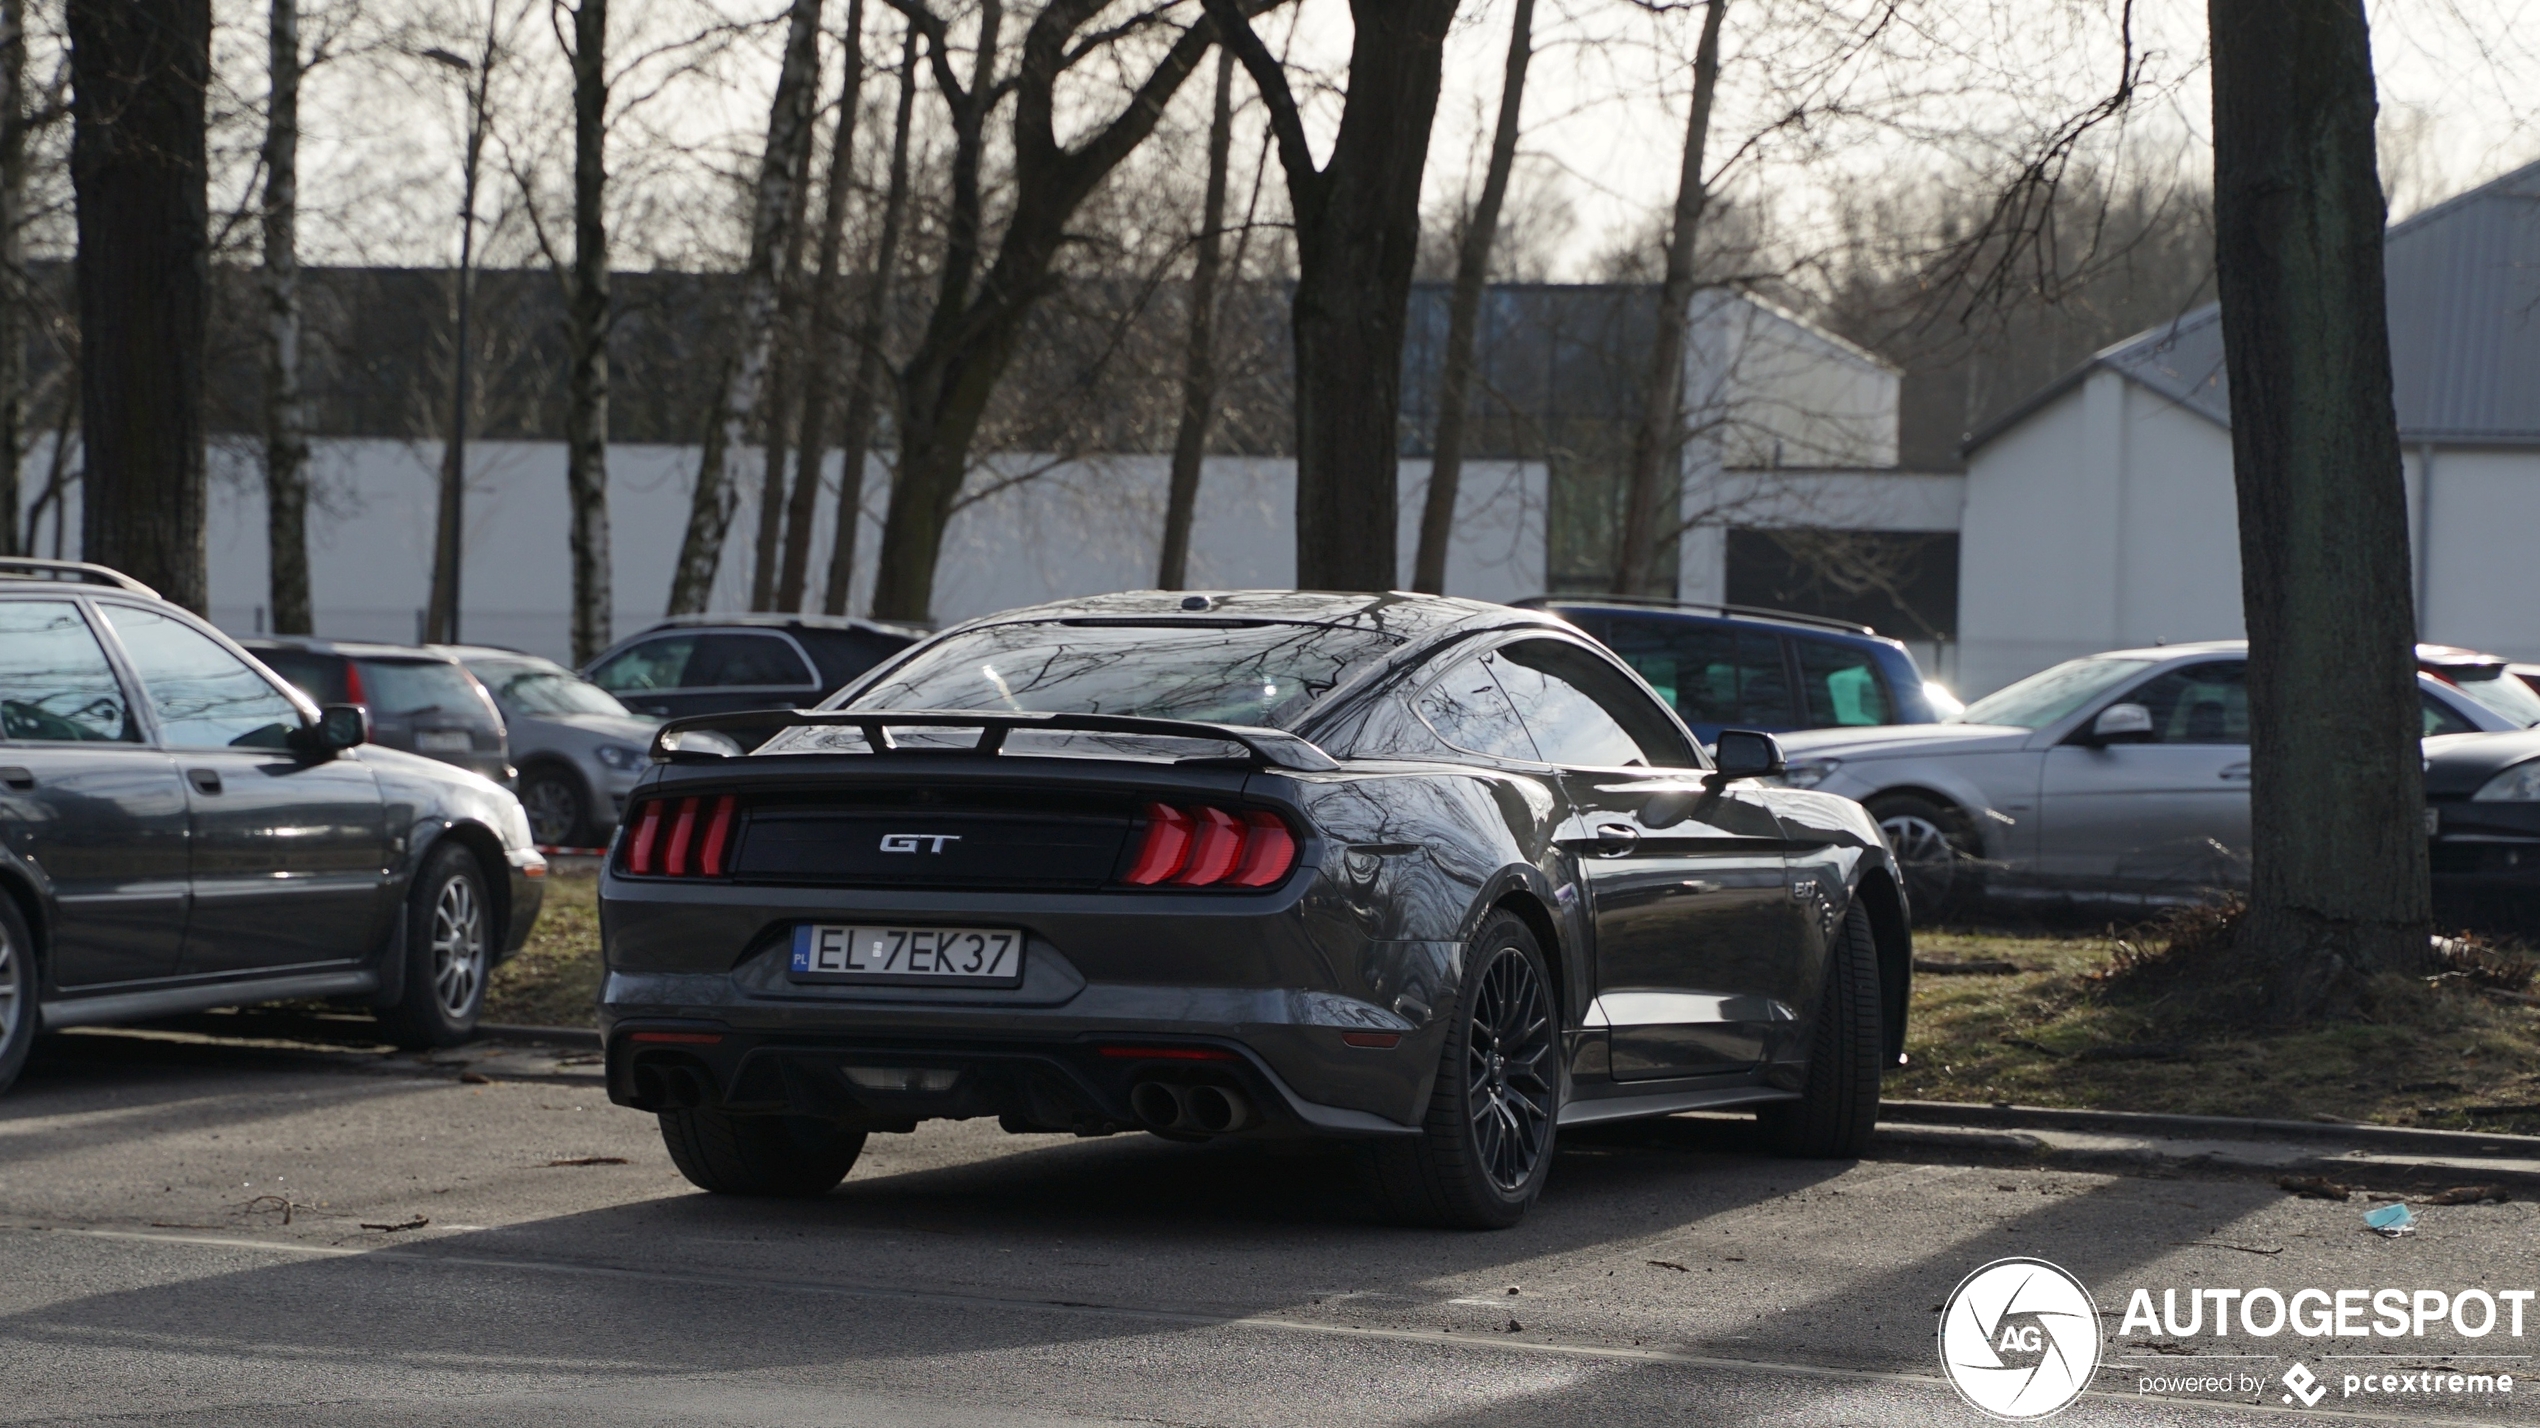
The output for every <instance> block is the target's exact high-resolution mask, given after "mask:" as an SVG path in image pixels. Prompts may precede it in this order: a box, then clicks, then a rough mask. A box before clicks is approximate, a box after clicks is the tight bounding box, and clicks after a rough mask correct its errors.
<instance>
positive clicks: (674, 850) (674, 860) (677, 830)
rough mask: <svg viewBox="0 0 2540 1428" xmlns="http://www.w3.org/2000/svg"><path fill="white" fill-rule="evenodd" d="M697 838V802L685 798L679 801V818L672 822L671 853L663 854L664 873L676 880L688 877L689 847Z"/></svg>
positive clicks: (662, 867)
mask: <svg viewBox="0 0 2540 1428" xmlns="http://www.w3.org/2000/svg"><path fill="white" fill-rule="evenodd" d="M696 836H697V801H696V800H695V799H693V798H683V799H681V800H679V814H678V816H677V817H676V818H674V819H673V820H671V824H670V851H669V852H667V853H664V854H662V858H661V870H662V871H663V872H665V873H668V874H670V875H671V876H672V877H674V878H676V877H684V876H686V875H687V872H688V845H689V843H690V842H691V841H693V840H694V839H695V838H696Z"/></svg>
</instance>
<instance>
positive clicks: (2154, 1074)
mask: <svg viewBox="0 0 2540 1428" xmlns="http://www.w3.org/2000/svg"><path fill="white" fill-rule="evenodd" d="M598 891H599V883H598V878H597V872H596V869H594V868H591V867H588V866H579V867H577V866H571V865H565V864H562V863H559V865H558V867H557V870H556V872H555V874H554V875H553V876H552V877H551V878H550V880H549V882H548V886H547V904H546V910H545V912H544V913H543V914H542V915H541V916H540V917H539V919H538V930H537V931H536V932H535V933H534V934H533V935H532V936H531V937H530V940H529V946H528V947H527V948H525V949H523V950H522V952H521V954H520V955H519V956H517V957H515V958H513V959H512V960H511V961H510V962H508V963H506V964H504V966H503V967H502V969H501V970H499V971H497V972H496V973H495V974H494V984H493V986H492V988H491V989H490V990H489V991H488V993H487V996H486V1008H485V1016H486V1019H487V1020H488V1021H500V1022H513V1023H524V1024H529V1025H538V1026H588V1025H590V1024H591V1009H592V1006H593V1003H594V1002H595V1000H596V999H597V997H598V993H599V984H600V961H599V942H600V937H599V914H598V907H597V895H598ZM2175 930H2178V931H2182V932H2184V931H2188V930H2189V929H2185V928H2179V929H2175ZM2207 930H2208V931H2209V932H2210V931H2211V930H2212V929H2207ZM2184 940H2185V941H2186V942H2187V943H2188V944H2189V945H2190V946H2192V945H2194V940H2195V939H2194V938H2193V937H2192V936H2191V937H2188V938H2185V939H2184ZM2186 950H2187V948H2186V947H2181V948H2179V949H2178V950H2177V951H2176V952H2173V951H2172V947H2171V939H2170V938H2168V937H2166V936H2164V935H2161V934H2158V933H2153V932H2151V931H2148V930H2144V929H2135V930H2114V931H2102V932H2098V933H2085V932H2080V931H2077V930H2074V929H2070V928H2050V929H2026V930H2012V929H1984V928H1947V929H1939V930H1928V929H1927V930H1922V931H1918V932H1917V933H1916V934H1915V938H1914V951H1915V955H1916V956H1917V958H1921V959H1932V960H1939V961H1950V962H1984V961H2002V962H2009V963H2012V964H2014V965H2015V966H2017V967H2019V968H2021V969H2022V970H2020V971H2018V972H2014V973H2009V974H2002V975H1991V976H1938V975H1932V974H1929V973H1925V974H1921V975H1918V976H1916V977H1915V979H1914V1006H1913V1014H1912V1020H1911V1022H1910V1025H1909V1027H1908V1034H1907V1037H1906V1052H1907V1055H1908V1057H1909V1058H1910V1064H1909V1065H1907V1066H1904V1067H1902V1068H1900V1069H1898V1070H1896V1071H1893V1072H1891V1073H1890V1075H1889V1079H1888V1085H1887V1091H1888V1094H1889V1095H1890V1096H1892V1097H1896V1098H1898V1099H1913V1100H1939V1101H2014V1102H2018V1103H2020V1104H2023V1105H2039V1106H2078V1107H2092V1108H2098V1109H2104V1110H2120V1111H2173V1112H2185V1113H2188V1114H2194V1115H2221V1116H2265V1117H2275V1118H2286V1119H2294V1120H2303V1119H2308V1118H2310V1117H2312V1116H2314V1115H2329V1116H2337V1117H2342V1118H2345V1119H2349V1120H2359V1121H2374V1122H2379V1123H2383V1124H2389V1125H2423V1126H2446V1127H2452V1128H2471V1127H2475V1128H2478V1129H2482V1130H2498V1131H2521V1132H2525V1133H2540V1006H2535V1005H2531V1004H2528V1003H2520V1002H2511V1001H2503V1000H2499V999H2497V998H2496V997H2495V996H2494V995H2492V994H2491V993H2489V992H2486V991H2483V990H2481V988H2482V987H2489V986H2492V987H2495V988H2498V989H2499V990H2506V991H2511V990H2512V989H2513V988H2516V987H2524V988H2527V987H2528V986H2529V984H2530V978H2531V973H2532V962H2531V959H2530V958H2528V957H2526V956H2521V955H2519V954H2517V953H2514V952H2512V951H2499V950H2497V949H2494V948H2485V947H2476V946H2472V947H2470V948H2467V949H2464V950H2463V951H2462V952H2461V953H2460V954H2458V955H2457V956H2456V957H2455V958H2454V960H2453V963H2452V970H2451V971H2450V972H2449V973H2447V974H2444V975H2440V976H2437V977H2435V978H2433V979H2431V981H2428V980H2426V979H2416V978H2405V977H2394V978H2389V979H2386V980H2385V981H2384V982H2383V983H2382V984H2381V985H2380V986H2378V987H2376V988H2375V994H2374V995H2373V997H2372V998H2371V999H2370V1005H2369V1006H2368V1007H2367V1009H2366V1013H2365V1015H2364V1016H2363V1017H2362V1018H2360V1019H2357V1020H2354V1021H2348V1022H2341V1023H2338V1024H2335V1025H2329V1026H2319V1027H2308V1028H2302V1029H2298V1030H2292V1031H2260V1030H2254V1029H2251V1028H2249V1027H2247V1026H2245V1025H2242V1024H2240V1018H2239V1017H2238V1016H2236V1015H2235V1012H2236V1008H2235V1007H2234V1006H2233V1005H2232V1004H2231V1003H2230V1000H2229V996H2230V994H2228V993H2187V994H2170V995H2163V994H2160V993H2158V992H2157V991H2146V990H2144V989H2143V987H2142V986H2140V985H2136V979H2135V978H2133V977H2130V976H2112V975H2111V974H2112V973H2116V972H2119V971H2120V970H2127V971H2131V970H2135V969H2138V968H2139V967H2140V966H2141V965H2142V964H2144V963H2147V962H2157V961H2160V960H2163V959H2165V958H2167V957H2170V956H2174V955H2183V954H2184V953H2185V952H2186ZM2518 979H2519V980H2518ZM2150 980H2151V981H2153V982H2155V983H2157V982H2159V981H2160V980H2161V979H2158V978H2154V979H2150ZM2521 994H2522V995H2529V993H2528V992H2527V991H2524V992H2522V993H2521ZM2504 1106H2524V1107H2531V1108H2533V1109H2530V1110H2527V1111H2525V1112H2523V1113H2519V1114H2492V1113H2491V1114H2472V1111H2473V1109H2482V1110H2483V1109H2491V1108H2497V1107H2504Z"/></svg>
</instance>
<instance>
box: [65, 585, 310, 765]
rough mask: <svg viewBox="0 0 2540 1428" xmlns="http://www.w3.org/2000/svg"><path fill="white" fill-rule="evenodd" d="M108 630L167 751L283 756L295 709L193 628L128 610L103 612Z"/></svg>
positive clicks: (111, 607)
mask: <svg viewBox="0 0 2540 1428" xmlns="http://www.w3.org/2000/svg"><path fill="white" fill-rule="evenodd" d="M105 608H106V623H108V624H110V625H112V626H114V629H115V637H116V638H117V639H120V640H122V641H123V648H124V653H125V654H126V655H128V656H130V657H131V660H132V669H133V672H134V673H135V674H138V675H139V676H141V687H142V688H143V689H144V690H146V691H148V693H149V696H150V709H151V712H152V713H154V714H156V715H158V716H159V737H160V741H161V742H163V743H165V744H166V745H167V746H168V747H169V748H172V749H227V748H248V749H280V748H287V747H289V745H288V743H287V742H286V736H287V735H288V734H289V733H290V732H291V731H292V730H294V729H297V728H299V727H300V709H299V706H298V705H295V704H293V703H292V702H291V701H290V700H289V699H288V698H286V697H284V695H283V693H282V691H280V690H278V689H276V688H274V687H273V686H272V685H270V684H268V683H266V682H265V677H264V676H263V675H261V674H258V673H257V672H256V671H255V670H253V669H250V668H248V667H247V665H246V664H245V663H243V662H241V661H240V660H239V658H238V657H237V656H236V655H233V654H231V653H230V652H229V651H227V650H225V649H222V648H221V647H220V646H219V645H218V644H217V643H215V642H214V641H213V640H212V638H211V636H209V635H206V634H204V633H203V632H202V631H200V630H197V629H195V628H194V627H193V626H191V625H187V624H183V623H181V622H179V621H176V620H173V619H170V618H169V617H167V616H165V615H162V614H160V613H158V612H157V611H155V610H136V609H133V608H132V607H130V606H128V605H108V606H106V607H105Z"/></svg>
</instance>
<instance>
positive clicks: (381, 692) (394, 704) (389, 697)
mask: <svg viewBox="0 0 2540 1428" xmlns="http://www.w3.org/2000/svg"><path fill="white" fill-rule="evenodd" d="M355 663H356V664H357V665H358V666H360V669H361V673H362V694H363V695H364V697H365V698H366V699H367V701H368V702H369V704H370V709H371V712H372V713H374V714H379V715H383V716H386V717H388V718H391V719H401V718H410V717H412V716H414V715H418V714H441V715H446V716H449V717H452V718H459V719H474V720H478V721H484V720H485V718H486V713H485V703H484V700H483V699H481V698H480V697H479V696H478V695H477V692H476V681H475V680H472V679H470V678H468V674H467V671H466V670H463V669H461V668H459V667H458V666H457V665H454V664H449V663H446V662H444V661H442V660H390V659H365V660H356V661H355Z"/></svg>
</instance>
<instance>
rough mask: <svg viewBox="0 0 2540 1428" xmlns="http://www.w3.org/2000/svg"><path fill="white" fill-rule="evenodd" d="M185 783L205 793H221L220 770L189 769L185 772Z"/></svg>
mask: <svg viewBox="0 0 2540 1428" xmlns="http://www.w3.org/2000/svg"><path fill="white" fill-rule="evenodd" d="M185 781H186V782H187V783H190V784H192V785H194V786H195V787H196V788H199V789H201V790H202V791H203V792H205V793H218V792H220V770H219V769H187V770H186V771H185Z"/></svg>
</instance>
